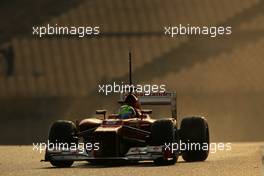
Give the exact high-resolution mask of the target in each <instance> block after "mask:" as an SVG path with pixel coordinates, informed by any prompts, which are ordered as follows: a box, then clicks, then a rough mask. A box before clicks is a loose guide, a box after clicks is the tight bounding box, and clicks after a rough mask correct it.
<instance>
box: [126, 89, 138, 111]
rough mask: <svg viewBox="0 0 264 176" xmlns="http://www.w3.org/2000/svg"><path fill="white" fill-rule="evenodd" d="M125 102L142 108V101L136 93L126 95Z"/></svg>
mask: <svg viewBox="0 0 264 176" xmlns="http://www.w3.org/2000/svg"><path fill="white" fill-rule="evenodd" d="M124 104H126V105H129V106H132V107H133V108H137V109H140V103H139V100H138V98H137V97H136V95H134V94H132V93H130V94H128V95H127V96H126V98H125V101H124Z"/></svg>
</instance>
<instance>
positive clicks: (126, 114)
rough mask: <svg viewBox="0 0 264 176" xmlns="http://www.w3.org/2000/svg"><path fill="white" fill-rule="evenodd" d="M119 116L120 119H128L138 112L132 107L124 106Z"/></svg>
mask: <svg viewBox="0 0 264 176" xmlns="http://www.w3.org/2000/svg"><path fill="white" fill-rule="evenodd" d="M118 115H119V118H120V119H128V118H131V117H133V116H135V115H136V111H135V109H134V108H133V107H132V106H129V105H123V106H121V107H120V108H119V111H118Z"/></svg>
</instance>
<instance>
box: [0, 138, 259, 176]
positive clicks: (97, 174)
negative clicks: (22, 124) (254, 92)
mask: <svg viewBox="0 0 264 176" xmlns="http://www.w3.org/2000/svg"><path fill="white" fill-rule="evenodd" d="M263 145H264V143H232V150H231V151H218V152H216V153H214V154H210V156H209V158H208V160H207V161H205V162H195V163H186V162H184V161H182V159H181V158H179V161H178V163H176V164H175V165H172V166H159V167H158V166H154V165H153V163H151V162H143V163H138V164H134V165H108V166H96V165H91V164H89V163H86V162H78V163H77V162H76V163H75V164H74V165H73V167H71V168H54V167H51V165H50V164H49V163H47V162H40V160H41V159H43V155H44V154H43V153H41V154H40V153H38V152H36V151H33V150H32V146H0V175H1V176H2V175H3V176H8V175H12V176H13V175H25V176H31V175H32V176H33V175H34V176H35V175H41V176H42V175H43V176H50V175H54V176H59V175H63V176H79V175H80V176H85V175H87V176H88V175H89V176H107V175H110V176H112V175H113V176H119V175H120V176H141V175H142V176H143V175H144V176H147V175H151V176H159V175H164V176H170V175H173V176H176V175H180V176H184V175H186V176H187V175H188V176H192V175H195V176H197V175H203V176H206V175H221V176H225V175H228V176H229V175H232V176H236V175H237V176H243V175H245V176H250V175H252V176H253V175H254V176H258V175H263V173H262V172H263V166H262V165H263V163H262V162H263V161H262V155H263V147H261V146H263Z"/></svg>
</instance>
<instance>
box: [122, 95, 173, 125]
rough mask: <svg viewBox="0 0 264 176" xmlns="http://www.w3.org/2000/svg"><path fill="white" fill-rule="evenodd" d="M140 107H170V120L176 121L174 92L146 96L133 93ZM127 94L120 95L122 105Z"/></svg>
mask: <svg viewBox="0 0 264 176" xmlns="http://www.w3.org/2000/svg"><path fill="white" fill-rule="evenodd" d="M134 94H135V95H136V96H137V97H138V99H139V102H140V104H141V105H168V106H171V115H172V118H174V119H176V120H177V96H176V92H161V93H150V94H149V95H146V94H144V93H134ZM126 95H127V94H120V100H119V101H118V102H120V103H122V102H124V100H125V97H126Z"/></svg>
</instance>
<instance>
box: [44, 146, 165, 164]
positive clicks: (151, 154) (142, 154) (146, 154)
mask: <svg viewBox="0 0 264 176" xmlns="http://www.w3.org/2000/svg"><path fill="white" fill-rule="evenodd" d="M160 157H163V146H146V147H132V148H130V149H129V150H128V152H127V153H126V154H125V156H123V157H94V156H93V151H91V152H86V151H85V150H84V151H82V150H64V151H62V150H60V151H58V150H57V151H55V150H53V151H48V150H47V151H46V157H45V160H42V161H66V160H67V161H89V160H127V161H143V160H155V159H157V158H160Z"/></svg>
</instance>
